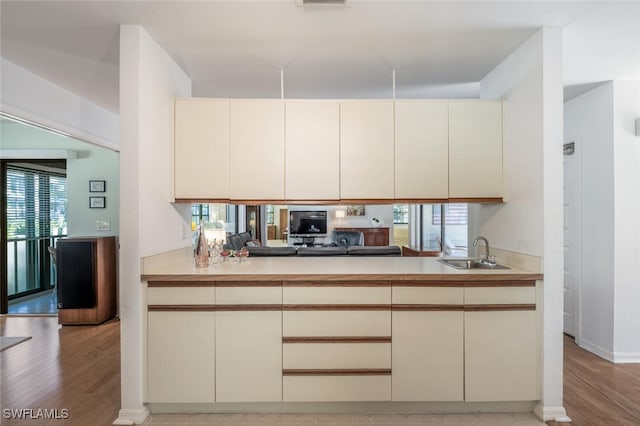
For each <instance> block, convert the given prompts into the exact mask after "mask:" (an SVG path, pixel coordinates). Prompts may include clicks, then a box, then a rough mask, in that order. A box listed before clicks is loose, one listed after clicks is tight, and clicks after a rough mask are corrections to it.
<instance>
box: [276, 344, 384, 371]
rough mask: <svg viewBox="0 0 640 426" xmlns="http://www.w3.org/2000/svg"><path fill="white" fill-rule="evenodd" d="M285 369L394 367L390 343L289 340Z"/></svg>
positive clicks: (283, 364) (284, 348)
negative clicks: (299, 341) (304, 341)
mask: <svg viewBox="0 0 640 426" xmlns="http://www.w3.org/2000/svg"><path fill="white" fill-rule="evenodd" d="M282 366H283V368H285V369H287V368H302V369H327V368H328V369H336V368H391V344H390V343H285V344H284V345H283V348H282Z"/></svg>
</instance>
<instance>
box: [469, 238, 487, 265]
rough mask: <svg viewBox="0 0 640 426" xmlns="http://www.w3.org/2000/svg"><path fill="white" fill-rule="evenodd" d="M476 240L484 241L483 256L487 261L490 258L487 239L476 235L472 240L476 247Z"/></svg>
mask: <svg viewBox="0 0 640 426" xmlns="http://www.w3.org/2000/svg"><path fill="white" fill-rule="evenodd" d="M478 241H484V246H485V256H484V260H487V261H489V260H490V259H491V253H490V252H489V240H487V239H486V238H485V237H483V236H478V237H476V239H475V240H473V246H474V247H477V246H478Z"/></svg>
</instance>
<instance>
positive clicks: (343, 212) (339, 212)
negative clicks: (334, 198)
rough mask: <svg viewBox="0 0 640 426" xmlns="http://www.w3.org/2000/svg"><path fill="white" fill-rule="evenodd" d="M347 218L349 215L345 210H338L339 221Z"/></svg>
mask: <svg viewBox="0 0 640 426" xmlns="http://www.w3.org/2000/svg"><path fill="white" fill-rule="evenodd" d="M345 217H347V215H346V213H345V211H344V210H336V218H337V219H344V218H345Z"/></svg>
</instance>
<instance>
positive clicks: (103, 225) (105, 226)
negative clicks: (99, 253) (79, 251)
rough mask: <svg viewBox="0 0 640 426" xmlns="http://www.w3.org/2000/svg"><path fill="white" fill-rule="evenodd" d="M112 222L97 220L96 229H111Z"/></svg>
mask: <svg viewBox="0 0 640 426" xmlns="http://www.w3.org/2000/svg"><path fill="white" fill-rule="evenodd" d="M110 230H111V222H110V221H108V220H96V231H110Z"/></svg>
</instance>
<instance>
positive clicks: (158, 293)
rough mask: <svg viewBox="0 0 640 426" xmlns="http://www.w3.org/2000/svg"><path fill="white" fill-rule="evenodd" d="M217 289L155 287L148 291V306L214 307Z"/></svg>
mask: <svg viewBox="0 0 640 426" xmlns="http://www.w3.org/2000/svg"><path fill="white" fill-rule="evenodd" d="M214 302H215V289H214V288H212V287H189V288H178V287H153V288H148V289H147V304H148V305H212V304H213V303H214Z"/></svg>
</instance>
